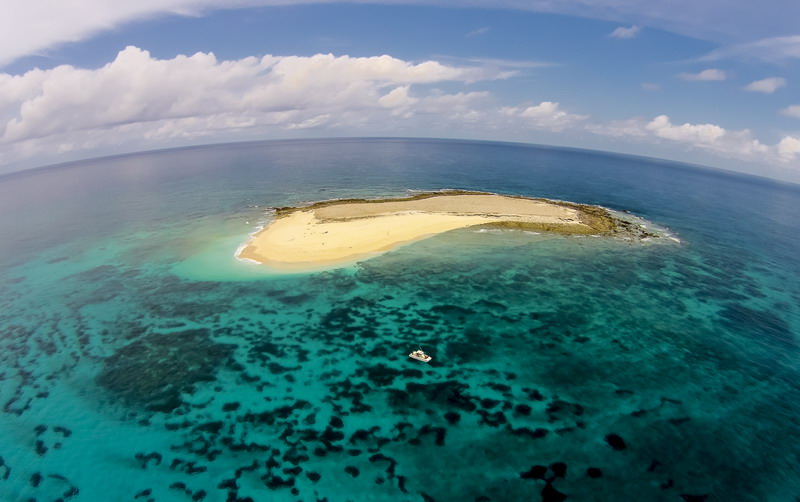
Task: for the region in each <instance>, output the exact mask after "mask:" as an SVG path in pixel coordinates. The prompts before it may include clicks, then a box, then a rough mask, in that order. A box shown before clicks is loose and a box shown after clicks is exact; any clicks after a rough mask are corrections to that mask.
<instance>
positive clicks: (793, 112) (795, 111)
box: [781, 105, 800, 119]
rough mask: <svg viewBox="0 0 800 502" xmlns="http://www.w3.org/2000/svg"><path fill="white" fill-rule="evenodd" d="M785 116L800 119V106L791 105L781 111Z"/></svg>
mask: <svg viewBox="0 0 800 502" xmlns="http://www.w3.org/2000/svg"><path fill="white" fill-rule="evenodd" d="M781 113H782V114H783V115H786V116H787V117H795V118H798V119H800V105H790V106H787V107H786V108H784V109H783V110H781Z"/></svg>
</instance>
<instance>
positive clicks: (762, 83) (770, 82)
mask: <svg viewBox="0 0 800 502" xmlns="http://www.w3.org/2000/svg"><path fill="white" fill-rule="evenodd" d="M785 86H786V79H785V78H782V77H770V78H765V79H763V80H756V81H755V82H751V83H749V84H747V85H746V86H744V90H745V91H751V92H763V93H764V94H772V93H773V92H775V91H777V90H778V89H780V88H781V87H785Z"/></svg>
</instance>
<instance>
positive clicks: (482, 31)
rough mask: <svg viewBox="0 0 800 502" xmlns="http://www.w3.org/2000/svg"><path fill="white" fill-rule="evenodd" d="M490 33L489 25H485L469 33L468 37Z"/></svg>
mask: <svg viewBox="0 0 800 502" xmlns="http://www.w3.org/2000/svg"><path fill="white" fill-rule="evenodd" d="M487 33H489V27H488V26H484V27H483V28H478V29H477V30H472V31H470V32H469V33H467V37H477V36H478V35H486V34H487Z"/></svg>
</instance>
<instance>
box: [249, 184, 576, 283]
mask: <svg viewBox="0 0 800 502" xmlns="http://www.w3.org/2000/svg"><path fill="white" fill-rule="evenodd" d="M286 213H288V214H286ZM496 224H505V225H511V226H522V227H525V228H537V229H545V230H555V231H562V232H567V233H586V231H587V230H589V231H590V230H591V229H590V227H588V226H587V225H585V224H584V223H582V222H581V211H580V209H578V208H577V206H576V207H568V206H565V205H562V204H560V203H556V202H550V201H545V200H541V199H538V200H533V199H525V198H518V197H506V196H501V195H488V194H460V195H433V196H428V197H426V198H418V199H413V200H399V201H392V200H388V201H375V202H341V203H337V202H333V203H326V204H319V205H316V206H311V207H310V208H306V209H304V208H297V209H290V210H288V211H286V210H284V211H282V212H281V213H280V214H279V216H278V218H276V219H275V221H273V222H272V223H271V224H270V225H268V226H267V227H265V228H264V229H263V230H261V231H260V232H258V233H257V234H255V235H254V236H253V237H252V239H251V240H250V241H249V242H248V243H247V244H246V245H245V246H244V247H243V248H242V249H241V250H240V252H239V255H238V256H239V258H243V259H249V260H253V261H256V262H258V263H262V264H265V265H268V266H270V267H273V268H276V269H283V270H298V271H302V270H315V269H321V268H329V267H332V266H337V265H342V264H346V263H351V262H354V261H356V260H361V259H365V258H369V257H371V256H375V255H377V254H379V253H382V252H386V251H389V250H391V249H393V248H395V247H397V246H399V245H401V244H406V243H409V242H413V241H417V240H420V239H423V238H425V237H429V236H432V235H436V234H440V233H442V232H447V231H450V230H455V229H458V228H464V227H470V226H476V225H496Z"/></svg>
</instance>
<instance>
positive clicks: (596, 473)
mask: <svg viewBox="0 0 800 502" xmlns="http://www.w3.org/2000/svg"><path fill="white" fill-rule="evenodd" d="M586 475H587V476H589V477H590V478H592V479H597V478H601V477H603V471H601V470H600V469H598V468H597V467H589V468H588V469H586Z"/></svg>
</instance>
